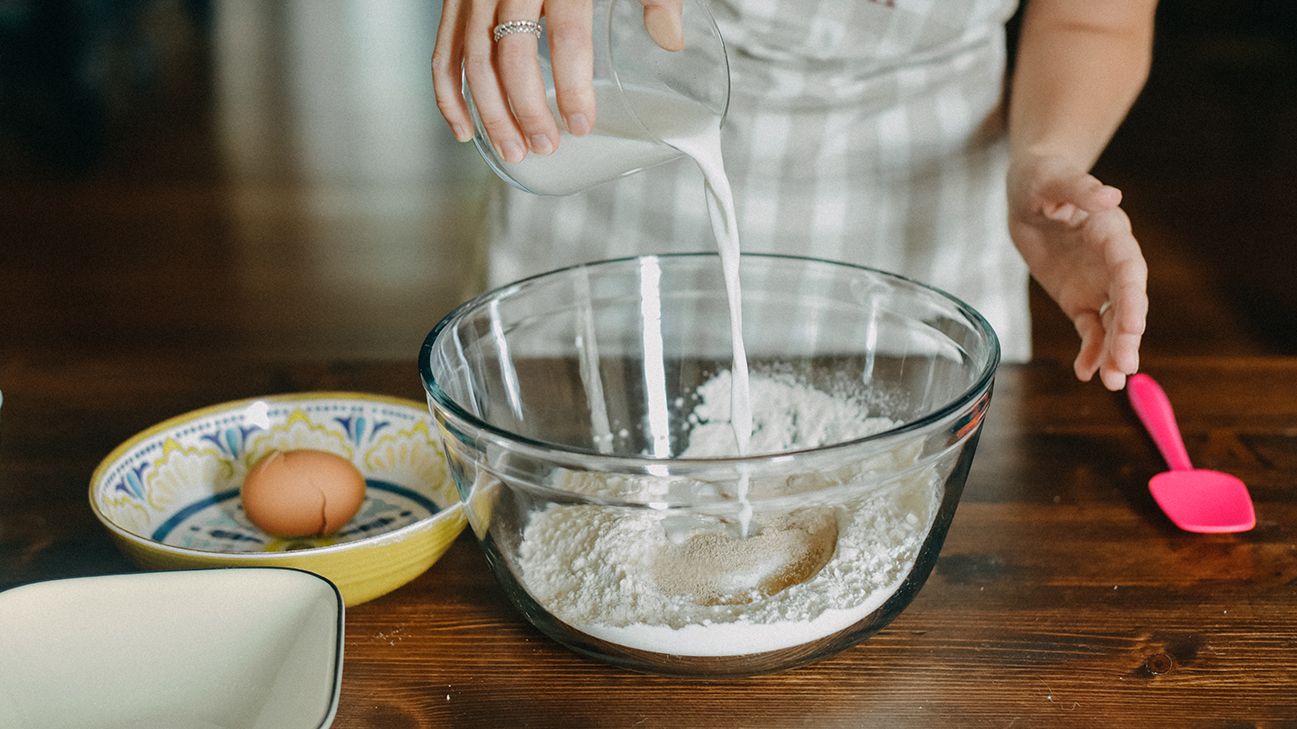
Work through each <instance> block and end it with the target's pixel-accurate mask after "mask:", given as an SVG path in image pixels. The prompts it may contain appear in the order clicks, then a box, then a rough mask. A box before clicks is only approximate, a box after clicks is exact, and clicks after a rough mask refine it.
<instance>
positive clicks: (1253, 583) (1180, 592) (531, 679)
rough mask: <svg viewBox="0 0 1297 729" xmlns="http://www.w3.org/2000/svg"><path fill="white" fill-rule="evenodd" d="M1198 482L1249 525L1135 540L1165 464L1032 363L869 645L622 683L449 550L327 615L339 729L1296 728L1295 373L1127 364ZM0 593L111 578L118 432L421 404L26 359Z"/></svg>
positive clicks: (312, 383)
mask: <svg viewBox="0 0 1297 729" xmlns="http://www.w3.org/2000/svg"><path fill="white" fill-rule="evenodd" d="M1147 369H1148V371H1150V372H1152V373H1153V374H1154V375H1155V376H1157V377H1158V378H1159V380H1160V381H1161V382H1162V383H1163V385H1164V387H1165V388H1166V390H1167V392H1168V393H1169V395H1170V396H1171V398H1172V400H1173V402H1174V403H1175V405H1176V407H1177V412H1178V415H1179V417H1180V421H1181V423H1182V425H1183V428H1184V430H1185V434H1186V436H1185V437H1186V441H1187V443H1188V448H1189V451H1190V453H1191V455H1192V456H1193V457H1194V459H1195V461H1196V463H1197V464H1198V465H1200V466H1203V467H1207V468H1216V469H1219V470H1225V471H1230V472H1232V473H1236V474H1238V475H1239V476H1240V477H1242V478H1243V479H1244V481H1246V482H1247V484H1248V486H1249V487H1250V489H1251V491H1252V494H1253V497H1254V498H1255V499H1256V502H1257V511H1258V518H1259V521H1258V525H1257V528H1256V529H1255V530H1254V531H1252V532H1250V533H1246V534H1240V535H1210V536H1207V535H1193V534H1188V533H1184V532H1179V531H1177V530H1176V529H1175V528H1174V527H1172V526H1171V525H1170V524H1169V523H1168V522H1167V521H1166V520H1165V519H1164V518H1163V517H1161V516H1160V515H1159V513H1158V512H1157V510H1156V506H1155V505H1154V503H1153V502H1152V500H1151V498H1150V497H1149V496H1148V492H1147V489H1146V487H1145V483H1146V480H1147V478H1148V477H1149V476H1151V475H1152V474H1153V473H1156V472H1157V471H1158V470H1159V469H1160V468H1161V467H1162V464H1161V462H1160V460H1159V458H1158V455H1157V452H1156V450H1155V449H1154V447H1153V445H1152V444H1151V442H1149V441H1148V440H1147V438H1146V437H1144V436H1143V434H1142V431H1140V430H1139V428H1138V424H1137V422H1136V421H1135V420H1134V418H1133V416H1132V415H1131V414H1130V411H1129V408H1128V407H1127V406H1126V404H1125V401H1124V399H1123V398H1122V397H1121V396H1118V395H1110V394H1107V393H1104V392H1101V391H1100V390H1098V389H1097V388H1095V387H1085V386H1082V385H1080V384H1077V383H1074V382H1072V381H1071V380H1070V379H1069V378H1070V374H1069V373H1068V372H1067V371H1066V370H1065V369H1064V368H1061V367H1058V366H1057V365H1054V364H1040V365H1033V366H1026V367H1006V368H1004V369H1003V370H1002V371H1001V372H1000V374H999V377H998V381H997V388H996V394H995V400H994V401H993V404H992V407H991V411H990V414H989V416H988V419H987V425H986V430H985V432H984V436H983V438H982V442H981V445H980V447H979V452H978V454H977V458H976V460H975V462H974V465H973V470H972V474H971V476H970V478H969V481H968V485H967V488H966V491H965V495H964V499H963V502H962V503H961V505H960V507H959V511H958V513H957V515H956V517H955V521H954V524H953V525H952V527H951V529H950V534H949V537H948V539H947V542H946V545H945V548H944V550H943V552H942V555H941V558H940V560H939V561H938V563H937V567H936V570H935V572H934V573H933V575H932V577H931V579H930V580H929V581H928V583H927V585H926V586H925V587H924V588H923V590H922V591H921V592H920V593H919V595H918V597H917V598H916V599H915V601H914V602H913V603H912V604H911V605H910V607H909V608H907V609H906V610H905V611H904V612H903V613H902V614H901V615H900V616H899V617H898V618H897V619H896V620H895V621H894V622H893V623H892V624H891V625H890V626H888V627H887V628H885V629H884V630H883V631H882V632H881V633H879V634H878V635H876V636H874V637H872V638H870V639H868V640H866V641H864V642H863V643H861V644H859V645H857V646H855V647H853V648H850V649H848V650H846V651H844V652H842V653H840V654H838V655H836V656H834V657H831V658H828V659H825V660H823V661H820V662H818V663H814V664H811V665H809V666H805V667H802V668H798V669H794V670H790V671H786V672H784V673H778V674H773V675H767V676H759V677H753V678H745V679H725V680H691V679H679V678H664V677H657V676H648V675H641V674H636V673H631V672H627V671H624V670H621V669H617V668H612V667H609V666H605V665H602V664H599V663H596V662H593V661H590V660H587V659H584V658H581V657H579V656H577V655H575V654H572V653H570V652H568V651H567V650H565V649H563V648H562V647H560V646H558V645H557V644H555V643H553V642H551V641H549V640H548V639H546V638H545V637H543V636H542V635H541V634H540V633H538V632H537V631H536V630H534V629H533V628H531V627H530V626H529V625H528V624H526V623H525V622H524V621H523V620H522V619H521V618H520V617H519V616H518V615H517V614H516V613H515V612H514V611H513V610H512V608H511V607H510V606H509V605H508V604H507V603H506V601H505V597H504V594H503V593H502V591H501V590H500V588H499V587H498V586H497V585H496V583H495V580H494V578H493V576H492V574H491V573H490V571H489V568H488V567H487V564H486V562H485V560H484V558H483V557H482V555H481V553H480V550H479V549H478V547H477V544H476V543H475V541H474V539H473V537H472V536H471V535H469V534H465V535H464V536H463V537H461V539H460V540H459V541H458V542H456V544H455V545H454V546H453V547H452V548H451V550H450V551H449V552H448V553H447V554H446V556H445V557H443V558H442V560H441V561H440V562H438V563H437V564H436V565H434V566H433V568H432V569H431V570H429V571H428V572H427V573H425V574H424V575H423V576H421V577H420V578H418V579H417V580H415V581H414V582H413V583H411V584H409V585H407V586H406V587H404V588H402V589H400V590H397V591H396V592H394V593H391V594H389V595H387V596H385V597H382V598H380V599H378V600H375V601H373V602H371V603H368V604H365V605H361V606H357V607H355V608H353V609H351V610H349V611H348V614H347V620H346V631H347V636H346V662H345V667H344V672H343V688H342V698H341V703H340V706H339V710H338V715H337V719H336V721H335V723H334V726H335V727H340V728H342V729H348V728H351V727H507V726H531V727H547V726H555V727H628V726H629V727H645V726H667V727H693V726H697V727H710V726H742V727H793V726H806V727H839V726H840V727H857V726H888V727H897V726H900V727H904V726H938V725H951V724H953V725H954V726H977V727H980V726H987V727H991V726H995V727H1005V726H1134V725H1144V724H1146V723H1150V722H1151V723H1155V724H1156V725H1159V726H1168V727H1197V726H1202V727H1226V726H1229V727H1234V726H1294V725H1297V490H1295V489H1294V484H1293V474H1294V472H1297V384H1295V383H1297V360H1293V359H1284V358H1224V357H1211V358H1201V357H1196V358H1171V359H1166V360H1163V361H1153V362H1150V363H1149V365H1148V368H1147ZM0 382H4V383H5V385H6V398H7V399H6V402H5V405H4V410H3V419H2V420H0V473H2V474H3V488H2V489H0V553H2V554H4V555H6V559H5V560H4V561H3V563H0V588H7V587H12V586H15V585H19V584H24V583H27V582H32V581H36V580H43V579H51V578H59V577H70V576H77V575H90V574H106V573H115V572H125V571H133V570H134V569H135V568H134V567H133V566H132V565H131V564H130V563H128V562H126V561H125V560H124V558H122V557H121V556H120V555H119V554H118V553H117V552H116V551H115V550H114V548H113V547H112V545H111V544H110V543H109V541H108V539H107V537H106V535H105V533H104V531H103V530H102V529H101V528H100V527H99V525H98V524H97V523H96V522H95V521H94V519H93V517H92V516H91V514H90V511H89V508H88V506H87V504H86V487H87V482H88V478H89V474H90V472H91V470H92V469H93V467H94V465H95V464H96V462H97V461H98V459H99V458H100V457H102V456H103V455H104V454H106V453H107V452H108V451H109V450H110V449H111V448H112V447H113V446H114V445H116V443H118V442H120V441H121V440H124V439H125V438H127V437H129V436H130V435H131V434H132V433H134V432H136V431H137V430H140V429H142V428H144V427H147V426H148V425H150V424H152V423H153V422H156V421H158V420H161V419H163V418H165V417H168V416H170V415H174V414H177V413H179V412H183V411H185V410H187V409H190V408H193V407H198V406H201V405H205V404H209V403H212V402H217V401H221V400H225V399H231V398H236V397H242V396H248V395H256V394H268V393H272V392H284V391H302V390H311V389H325V388H344V389H358V390H365V391H373V392H382V393H388V394H394V395H401V396H407V397H415V398H417V397H419V396H420V392H419V386H418V380H417V376H416V374H415V372H414V368H413V366H412V363H411V362H386V361H371V362H335V363H329V364H319V365H303V364H298V363H294V362H292V361H273V360H263V361H248V360H242V361H240V360H232V359H231V360H208V361H205V362H202V363H195V362H194V361H193V360H192V359H190V358H186V357H167V356H156V357H153V358H149V359H140V358H126V357H123V358H113V357H98V358H90V359H87V360H84V361H81V362H78V363H75V364H72V363H67V362H63V361H61V360H60V361H56V360H54V359H51V360H40V359H36V358H28V359H11V360H8V361H6V362H4V363H3V364H0Z"/></svg>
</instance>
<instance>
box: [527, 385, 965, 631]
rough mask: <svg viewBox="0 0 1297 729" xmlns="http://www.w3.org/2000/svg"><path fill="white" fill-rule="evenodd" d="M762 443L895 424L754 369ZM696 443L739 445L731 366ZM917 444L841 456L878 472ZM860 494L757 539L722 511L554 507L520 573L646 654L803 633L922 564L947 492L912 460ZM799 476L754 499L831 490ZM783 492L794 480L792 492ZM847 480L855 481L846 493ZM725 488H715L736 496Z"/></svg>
mask: <svg viewBox="0 0 1297 729" xmlns="http://www.w3.org/2000/svg"><path fill="white" fill-rule="evenodd" d="M751 394H752V417H753V435H752V441H751V444H750V449H749V452H750V453H772V452H777V451H788V450H795V449H800V448H811V447H816V446H823V445H829V444H833V443H840V442H843V441H846V440H851V439H854V438H859V437H863V436H865V435H869V434H871V433H875V432H879V431H881V430H885V429H887V428H890V427H892V426H893V425H894V423H893V422H892V421H890V420H887V419H886V418H877V417H873V418H871V417H867V409H866V408H865V407H864V405H863V404H862V403H861V402H860V401H859V400H857V399H854V398H851V397H846V396H840V395H833V394H829V393H826V392H823V391H820V390H816V389H814V388H811V387H808V386H805V385H801V384H798V383H796V382H795V381H792V380H791V379H789V378H780V377H772V376H764V375H763V376H753V377H752V380H751ZM697 401H698V402H697V406H696V407H695V408H694V410H693V413H692V414H691V415H690V423H691V424H692V428H691V431H690V441H689V445H688V448H687V449H686V450H685V451H684V455H686V456H693V457H707V456H725V455H732V454H734V452H735V448H736V443H735V438H734V430H733V428H731V427H730V423H729V422H728V415H729V410H730V409H729V376H728V373H721V374H720V375H718V376H716V377H714V378H712V379H711V380H709V381H708V382H707V383H705V384H704V385H702V386H701V387H700V388H699V390H698V392H697ZM914 459H915V454H914V453H913V450H912V449H910V450H909V452H902V453H892V454H885V455H884V456H882V457H875V458H872V459H871V460H870V461H869V462H867V463H856V464H843V467H842V469H841V472H840V475H839V477H842V476H845V478H846V479H848V480H851V479H859V480H860V481H862V482H863V483H868V482H869V481H876V480H877V476H878V474H880V473H891V474H894V473H897V472H899V471H901V470H904V469H905V468H906V467H907V466H912V465H913V463H914ZM910 470H911V472H910V473H907V474H906V475H905V476H904V477H902V478H899V479H894V480H892V481H891V482H890V483H888V484H887V485H886V486H884V487H882V488H878V489H870V488H867V487H863V486H862V488H860V489H857V490H855V491H856V492H858V494H857V495H855V496H853V497H852V498H851V499H850V500H848V501H838V502H834V503H810V502H807V503H806V504H805V505H801V504H797V502H796V501H795V500H792V501H793V504H795V505H793V506H786V507H785V511H783V512H782V513H762V512H758V515H757V517H756V521H755V525H756V526H755V529H754V530H753V533H752V534H750V535H749V536H748V537H747V538H746V539H744V538H740V537H739V536H738V535H737V534H736V533H735V532H734V531H733V529H729V528H727V526H726V525H725V524H724V523H722V522H721V521H720V520H718V519H716V518H715V517H708V516H698V515H680V514H677V513H675V511H676V510H670V511H654V510H651V509H647V508H634V509H632V508H619V507H610V506H601V505H594V504H579V505H571V504H552V505H550V506H549V507H547V508H546V509H544V510H542V511H539V512H536V513H534V514H532V515H531V518H530V521H529V522H528V524H527V526H526V528H525V529H524V532H523V539H522V543H521V545H520V550H519V568H520V571H521V578H522V582H523V583H524V585H525V586H526V588H527V590H528V592H530V593H531V595H532V597H533V598H535V599H536V600H537V601H538V602H539V603H540V604H541V605H542V606H544V607H545V608H546V609H547V610H549V611H550V613H552V614H553V615H554V616H555V617H557V618H559V619H560V620H562V621H564V622H566V623H567V624H569V625H570V626H572V627H573V628H575V629H577V630H580V631H582V632H584V633H587V634H589V635H591V636H593V637H596V638H600V639H602V640H607V641H610V642H613V643H617V644H620V645H624V646H627V647H631V648H636V649H640V650H647V651H655V652H662V653H671V654H675V655H694V656H724V655H740V654H746V653H758V652H764V651H770V650H778V649H781V648H788V647H792V646H796V645H800V644H802V643H805V642H807V641H811V640H815V639H817V638H820V637H823V636H825V635H829V634H832V633H835V632H837V631H839V630H842V629H844V628H847V627H849V626H851V625H852V624H854V623H856V622H858V621H859V620H861V619H862V618H864V617H865V616H866V615H868V614H869V613H871V612H873V611H874V610H875V609H877V608H878V607H879V606H880V605H882V604H883V602H885V601H886V600H887V598H888V597H890V596H891V595H892V594H893V593H894V592H895V591H896V589H897V588H898V587H899V586H900V583H901V581H902V580H903V579H904V577H905V576H906V575H907V574H908V573H909V571H910V568H911V567H912V566H913V564H914V561H915V558H916V557H917V556H918V551H919V548H920V547H921V546H922V543H923V540H924V538H925V536H926V535H927V532H928V528H929V525H930V524H931V522H932V518H933V516H934V515H935V512H936V505H937V503H938V501H939V490H940V483H939V480H938V479H937V478H936V476H935V474H934V473H933V472H932V470H931V469H930V468H914V469H910ZM823 485H824V483H823V482H822V481H814V480H813V482H812V483H810V484H807V483H803V482H799V481H798V480H797V479H788V480H786V481H785V480H780V481H779V482H778V483H777V484H774V485H772V484H764V485H763V486H762V485H757V484H755V483H754V491H753V493H754V495H756V496H759V497H761V498H764V497H767V496H780V495H784V494H787V495H793V494H796V493H798V492H800V491H803V490H812V489H814V488H816V487H818V486H823ZM560 486H561V487H562V488H564V489H566V490H569V491H576V492H581V493H584V494H589V495H594V496H606V497H609V498H628V497H635V498H637V499H646V498H648V499H652V498H656V497H663V496H666V495H669V494H672V493H673V492H676V491H679V490H682V489H684V490H692V491H691V493H694V492H696V491H697V490H698V489H700V488H703V489H706V488H715V487H714V486H712V485H706V484H699V483H697V482H687V481H682V480H674V481H673V480H671V479H654V478H648V477H644V478H628V477H605V476H600V475H598V474H580V475H578V476H569V477H568V478H567V479H565V480H564V482H563V483H562V484H560ZM781 489H786V491H784V492H783V494H781V493H780V491H781ZM844 490H846V489H844ZM732 497H733V494H727V493H720V494H719V495H717V498H732Z"/></svg>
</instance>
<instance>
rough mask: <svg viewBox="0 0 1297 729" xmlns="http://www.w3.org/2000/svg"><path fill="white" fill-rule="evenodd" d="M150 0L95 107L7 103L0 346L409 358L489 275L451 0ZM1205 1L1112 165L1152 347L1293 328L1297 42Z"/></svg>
mask: <svg viewBox="0 0 1297 729" xmlns="http://www.w3.org/2000/svg"><path fill="white" fill-rule="evenodd" d="M155 5H156V7H154V6H153V5H149V4H145V7H146V8H148V9H146V11H145V12H144V13H143V14H142V16H141V17H139V18H135V19H134V20H135V27H136V30H135V31H134V34H133V35H130V34H128V35H127V36H126V40H118V41H115V42H113V43H108V44H107V47H108V51H106V52H103V53H101V54H100V55H102V56H103V58H104V59H107V60H105V61H103V66H102V72H101V74H100V75H101V76H102V86H101V88H100V92H99V94H98V96H97V97H96V100H97V101H98V105H97V106H94V107H93V108H95V109H98V110H99V111H100V112H102V113H96V114H83V113H82V110H81V109H80V108H79V107H76V106H75V105H70V104H61V102H60V100H59V99H60V96H59V91H58V89H59V88H60V87H59V85H58V82H57V80H47V81H46V82H45V85H42V84H41V83H39V82H32V81H28V82H26V83H25V84H20V85H19V86H18V87H16V88H17V91H16V92H15V91H14V88H15V87H13V86H11V87H10V93H11V96H12V95H13V94H15V93H16V94H17V95H16V96H14V97H13V98H10V99H7V100H6V101H10V102H12V101H14V99H15V98H16V99H17V100H18V101H19V102H21V103H8V104H0V106H5V107H7V111H5V112H3V113H0V357H43V356H52V357H63V356H68V355H72V354H75V353H78V352H85V353H97V354H103V353H114V352H131V351H142V350H151V349H161V350H168V351H177V352H185V353H192V354H194V355H196V356H201V355H202V354H204V353H211V352H222V351H240V352H244V353H247V354H248V355H249V356H258V355H265V356H280V355H284V354H290V355H296V356H303V357H312V358H321V359H330V358H340V357H361V358H400V359H408V360H410V361H411V362H413V360H414V355H415V351H416V348H417V347H418V345H419V342H420V341H421V339H422V337H423V336H424V334H425V333H426V332H427V330H428V329H429V328H430V327H431V326H432V324H433V323H435V321H436V320H437V319H438V318H439V317H440V316H441V315H442V314H443V313H445V312H446V311H447V310H448V309H449V308H450V307H451V306H452V305H454V304H455V303H456V302H458V301H459V300H461V299H462V298H463V297H464V296H465V295H467V294H468V293H469V292H471V291H472V290H473V289H474V288H475V286H476V281H477V272H478V270H479V263H478V262H479V261H480V256H479V252H478V251H476V249H475V246H474V241H475V240H476V226H477V221H478V220H479V219H480V215H481V205H482V197H483V190H484V189H485V186H486V185H487V184H489V183H490V182H492V180H488V179H487V176H486V172H485V169H484V166H483V165H482V164H481V162H480V160H478V158H477V157H476V154H475V153H474V152H473V150H472V149H471V148H468V147H465V146H460V145H456V144H455V143H454V142H453V141H452V140H451V137H450V135H449V133H448V132H447V131H446V130H445V128H444V126H443V125H442V123H441V122H440V121H439V118H438V117H437V114H436V109H435V107H434V104H433V98H432V89H431V85H430V83H429V80H428V74H427V65H428V63H427V56H428V53H429V51H430V49H431V45H432V38H433V33H434V30H435V27H434V24H435V18H436V12H435V3H427V2H396V1H393V2H387V3H383V4H380V5H378V6H374V7H373V8H369V7H368V6H367V7H366V11H365V12H360V11H359V10H358V3H355V2H347V1H345V0H335V1H334V2H330V3H297V4H266V5H260V4H257V5H254V4H240V5H228V6H227V5H226V4H224V3H217V4H216V5H215V6H214V12H211V13H203V12H199V13H197V14H189V13H186V12H185V8H186V7H188V6H185V5H183V4H179V3H165V2H161V3H156V4H155ZM1200 5H1203V4H1202V3H1184V4H1183V5H1176V6H1174V8H1173V11H1174V14H1170V12H1171V11H1168V13H1165V14H1168V18H1167V19H1166V20H1165V21H1164V32H1163V35H1162V40H1161V41H1160V43H1159V46H1158V53H1157V59H1156V65H1155V69H1154V73H1153V77H1152V80H1151V82H1150V84H1149V87H1148V89H1147V92H1146V93H1145V95H1144V96H1143V97H1142V98H1141V100H1140V101H1139V103H1138V105H1137V107H1136V109H1135V110H1134V112H1133V113H1132V115H1131V117H1130V120H1129V123H1128V124H1127V125H1126V127H1124V128H1123V129H1122V130H1121V132H1120V133H1119V134H1118V136H1117V138H1116V139H1115V140H1114V142H1113V145H1112V147H1111V149H1110V151H1109V153H1108V154H1107V155H1106V156H1105V157H1104V158H1103V160H1102V161H1101V162H1100V164H1099V174H1100V175H1101V177H1103V179H1105V180H1106V181H1108V182H1110V183H1112V184H1115V185H1118V186H1119V187H1121V188H1123V189H1124V190H1125V193H1126V201H1127V203H1126V204H1127V207H1128V209H1129V211H1130V213H1131V217H1132V218H1133V219H1134V222H1135V228H1136V233H1137V235H1138V237H1139V238H1140V240H1141V241H1142V243H1143V244H1144V246H1145V251H1146V255H1147V257H1148V260H1149V263H1150V276H1151V278H1150V284H1149V288H1150V295H1151V299H1152V309H1151V312H1150V316H1149V328H1148V333H1147V336H1146V339H1145V361H1146V362H1149V361H1155V360H1156V359H1157V358H1158V357H1159V356H1163V355H1186V354H1187V355H1193V354H1202V353H1216V352H1234V353H1253V354H1266V353H1275V354H1295V353H1297V325H1295V324H1294V322H1297V294H1294V287H1293V285H1292V280H1293V274H1294V272H1295V271H1297V264H1295V263H1294V259H1293V256H1292V255H1291V254H1290V248H1291V244H1292V239H1293V231H1294V230H1297V205H1294V203H1293V195H1292V192H1293V180H1294V178H1295V177H1297V133H1294V130H1297V75H1294V74H1292V73H1291V69H1293V68H1297V41H1294V38H1293V35H1292V32H1291V31H1287V30H1283V29H1282V28H1279V29H1276V27H1277V26H1275V25H1274V24H1269V25H1267V24H1266V23H1264V22H1259V21H1257V19H1256V18H1254V17H1252V15H1256V13H1262V15H1261V16H1260V19H1261V20H1265V17H1264V12H1265V11H1264V9H1260V10H1258V9H1256V8H1261V7H1262V6H1263V5H1264V4H1263V3H1251V4H1248V3H1244V4H1242V6H1241V7H1243V8H1251V7H1252V6H1256V8H1253V10H1252V11H1248V12H1251V13H1252V15H1248V14H1247V12H1245V11H1244V10H1239V9H1235V10H1233V11H1231V13H1232V15H1231V16H1230V18H1229V19H1230V20H1232V24H1225V25H1222V24H1221V23H1219V22H1215V21H1217V20H1219V19H1218V18H1215V17H1212V16H1210V14H1209V13H1207V12H1206V11H1199V12H1195V11H1194V10H1193V8H1195V7H1198V6H1200ZM198 7H199V8H200V9H201V8H203V7H205V6H204V5H203V4H201V3H199V4H198ZM1272 12H1273V11H1272ZM1279 12H1280V14H1282V11H1279ZM195 18H197V20H195ZM1251 26H1255V27H1251ZM1249 27H1251V29H1250V30H1249V29H1248V28H1249ZM137 46H139V47H137ZM140 47H142V48H144V49H145V50H140ZM83 62H84V59H83ZM9 70H10V71H12V70H13V65H12V63H11V64H10V69H9ZM92 269H94V270H96V271H100V272H102V271H103V270H104V269H107V270H109V271H111V272H112V273H113V274H114V276H113V284H112V285H111V286H107V287H105V286H103V285H102V284H99V285H91V284H90V283H89V278H88V276H87V271H90V270H92ZM100 280H101V279H100ZM1037 303H1038V304H1040V302H1037ZM1036 314H1037V316H1036V333H1035V340H1036V351H1037V355H1038V357H1040V358H1044V359H1059V360H1062V361H1066V360H1067V359H1069V358H1070V356H1071V354H1072V348H1073V346H1074V343H1073V334H1072V332H1071V330H1070V326H1069V325H1068V324H1067V323H1066V322H1065V321H1064V320H1063V318H1062V316H1061V315H1060V314H1059V313H1058V312H1057V311H1056V310H1054V309H1053V308H1052V307H1051V306H1046V305H1038V306H1036ZM0 385H2V383H0Z"/></svg>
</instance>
